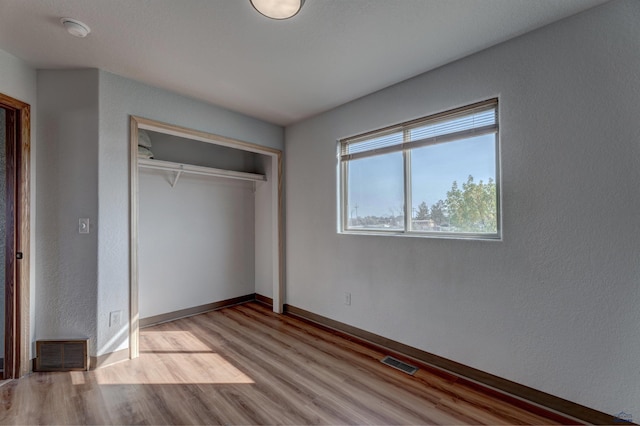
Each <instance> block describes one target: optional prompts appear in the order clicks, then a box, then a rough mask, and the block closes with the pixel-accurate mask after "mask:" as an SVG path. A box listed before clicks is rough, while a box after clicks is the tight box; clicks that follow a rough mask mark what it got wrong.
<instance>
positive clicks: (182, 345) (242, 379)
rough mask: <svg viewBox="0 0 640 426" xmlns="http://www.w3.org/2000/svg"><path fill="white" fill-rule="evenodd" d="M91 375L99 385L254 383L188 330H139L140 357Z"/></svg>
mask: <svg viewBox="0 0 640 426" xmlns="http://www.w3.org/2000/svg"><path fill="white" fill-rule="evenodd" d="M95 376H96V382H97V383H98V384H100V385H124V384H137V385H172V384H250V383H254V381H253V380H252V379H251V378H250V377H249V376H247V375H246V374H244V373H243V372H242V371H240V370H239V369H238V368H237V367H235V366H234V365H233V364H232V363H231V362H229V361H227V360H226V359H225V358H223V357H222V356H221V355H219V354H217V353H215V352H214V351H212V350H211V348H210V347H209V346H207V345H206V344H205V343H203V342H202V341H201V340H200V339H198V338H197V337H196V336H194V335H193V334H192V333H190V332H188V331H146V330H145V331H142V332H141V333H140V358H138V359H135V360H132V361H130V362H128V363H122V364H117V365H113V366H110V367H106V368H101V369H98V370H96V371H95Z"/></svg>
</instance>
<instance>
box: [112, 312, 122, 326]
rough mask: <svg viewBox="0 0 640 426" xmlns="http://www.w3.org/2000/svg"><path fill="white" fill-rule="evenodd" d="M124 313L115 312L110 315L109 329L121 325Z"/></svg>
mask: <svg viewBox="0 0 640 426" xmlns="http://www.w3.org/2000/svg"><path fill="white" fill-rule="evenodd" d="M121 316H122V311H113V312H111V313H110V314H109V327H115V326H117V325H120V319H121Z"/></svg>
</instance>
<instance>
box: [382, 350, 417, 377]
mask: <svg viewBox="0 0 640 426" xmlns="http://www.w3.org/2000/svg"><path fill="white" fill-rule="evenodd" d="M380 362H382V363H383V364H386V365H388V366H389V367H393V368H395V369H397V370H400V371H403V372H405V373H407V374H410V375H412V376H413V375H414V374H415V372H416V371H418V367H414V366H413V365H409V364H407V363H406V362H402V361H400V360H399V359H396V358H394V357H392V356H388V355H387V356H385V357H384V358H383V359H382V361H380Z"/></svg>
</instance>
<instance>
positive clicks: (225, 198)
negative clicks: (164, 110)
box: [129, 116, 284, 358]
mask: <svg viewBox="0 0 640 426" xmlns="http://www.w3.org/2000/svg"><path fill="white" fill-rule="evenodd" d="M130 143H131V279H130V282H131V284H130V285H131V288H130V290H131V291H130V344H129V347H130V357H131V358H135V357H137V356H138V352H139V348H138V336H139V328H140V327H144V326H147V325H151V324H156V323H160V322H165V321H171V320H174V319H177V318H180V317H184V316H190V315H195V314H197V313H200V312H206V311H208V310H212V309H216V308H218V307H221V306H227V305H231V304H236V303H242V302H245V301H249V300H260V301H262V302H266V303H270V304H272V306H273V311H274V312H277V313H281V312H282V306H283V303H284V301H283V278H282V272H283V268H282V260H283V239H282V221H281V214H282V208H281V203H282V193H281V191H282V152H281V151H279V150H276V149H272V148H268V147H263V146H260V145H255V144H251V143H247V142H244V141H239V140H234V139H230V138H226V137H223V136H218V135H214V134H209V133H204V132H199V131H195V130H191V129H187V128H183V127H179V126H173V125H170V124H166V123H161V122H157V121H153V120H149V119H145V118H141V117H133V116H132V117H131V141H130Z"/></svg>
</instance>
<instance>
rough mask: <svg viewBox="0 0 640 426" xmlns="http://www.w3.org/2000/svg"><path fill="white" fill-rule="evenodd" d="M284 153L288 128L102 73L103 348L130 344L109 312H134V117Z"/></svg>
mask: <svg viewBox="0 0 640 426" xmlns="http://www.w3.org/2000/svg"><path fill="white" fill-rule="evenodd" d="M131 114H132V115H137V116H141V117H145V118H150V119H153V120H158V121H162V122H166V123H170V124H175V125H178V126H183V127H187V128H190V129H195V130H200V131H204V132H209V133H213V134H217V135H221V136H226V137H230V138H234V139H239V140H242V141H246V142H251V143H255V144H258V145H262V146H267V147H272V148H276V149H282V147H283V144H284V139H283V129H282V127H280V126H276V125H272V124H269V123H266V122H264V121H260V120H257V119H254V118H250V117H247V116H245V115H242V114H238V113H235V112H232V111H229V110H226V109H224V108H220V107H217V106H214V105H209V104H206V103H203V102H200V101H196V100H193V99H190V98H187V97H184V96H180V95H177V94H175V93H171V92H167V91H164V90H160V89H157V88H154V87H151V86H147V85H144V84H141V83H138V82H135V81H131V80H128V79H125V78H122V77H119V76H116V75H113V74H110V73H108V72H104V71H100V148H99V185H98V194H99V209H100V211H99V218H100V226H99V231H98V232H99V238H98V311H97V317H98V348H97V355H102V354H104V353H108V352H113V351H115V350H118V349H123V348H126V347H127V346H128V337H129V331H128V328H127V326H126V325H122V326H121V327H117V328H114V327H111V328H110V327H109V312H111V311H116V310H120V311H122V312H124V313H125V314H126V313H127V312H128V311H129V116H130V115H131Z"/></svg>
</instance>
